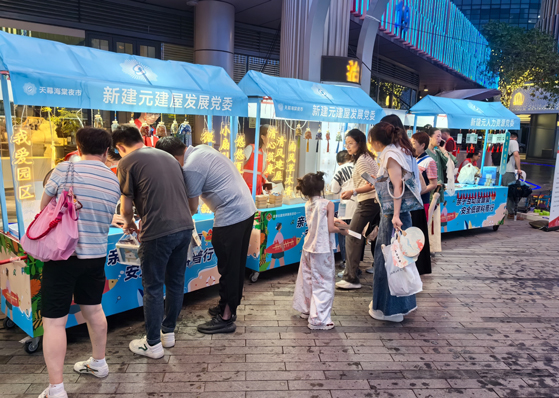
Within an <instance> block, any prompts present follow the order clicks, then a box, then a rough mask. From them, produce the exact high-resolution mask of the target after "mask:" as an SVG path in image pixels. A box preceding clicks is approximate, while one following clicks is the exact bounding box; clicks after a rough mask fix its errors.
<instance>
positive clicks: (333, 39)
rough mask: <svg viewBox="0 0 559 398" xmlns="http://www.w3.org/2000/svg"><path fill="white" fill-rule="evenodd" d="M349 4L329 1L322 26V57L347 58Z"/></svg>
mask: <svg viewBox="0 0 559 398" xmlns="http://www.w3.org/2000/svg"><path fill="white" fill-rule="evenodd" d="M350 15H351V2H350V1H347V0H331V2H330V9H329V10H328V15H327V17H326V23H325V24H324V43H323V46H322V55H329V56H335V57H347V47H348V44H349V22H350Z"/></svg>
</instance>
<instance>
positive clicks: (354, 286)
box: [336, 279, 361, 290]
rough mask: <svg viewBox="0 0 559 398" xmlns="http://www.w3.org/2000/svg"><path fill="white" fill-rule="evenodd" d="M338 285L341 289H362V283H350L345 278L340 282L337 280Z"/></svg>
mask: <svg viewBox="0 0 559 398" xmlns="http://www.w3.org/2000/svg"><path fill="white" fill-rule="evenodd" d="M336 287H337V288H339V289H344V290H352V289H361V284H360V283H349V282H348V281H344V280H343V279H342V280H341V281H339V282H336Z"/></svg>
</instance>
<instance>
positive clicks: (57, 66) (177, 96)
mask: <svg viewBox="0 0 559 398" xmlns="http://www.w3.org/2000/svg"><path fill="white" fill-rule="evenodd" d="M0 70H2V71H8V72H9V74H10V79H11V82H12V91H13V98H14V102H15V103H16V104H20V105H37V106H57V107H68V108H86V109H104V110H110V111H128V112H151V113H174V114H191V115H216V116H233V115H235V116H247V115H248V98H247V97H246V95H244V94H243V92H242V91H241V90H240V89H239V88H238V87H237V85H236V84H235V82H234V81H233V80H232V79H231V78H230V77H229V75H228V74H227V73H226V72H225V70H223V69H222V68H220V67H217V66H207V65H193V64H188V63H185V62H176V61H162V60H158V59H153V58H145V57H139V56H135V55H128V54H122V53H113V52H108V51H102V50H96V49H93V48H89V47H78V46H69V45H66V44H62V43H58V42H53V41H49V40H41V39H35V38H30V37H25V36H17V35H12V34H8V33H4V32H0Z"/></svg>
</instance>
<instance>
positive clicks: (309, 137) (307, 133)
mask: <svg viewBox="0 0 559 398" xmlns="http://www.w3.org/2000/svg"><path fill="white" fill-rule="evenodd" d="M305 139H306V140H307V153H308V152H309V140H310V139H312V132H311V129H310V128H308V127H307V130H306V131H305Z"/></svg>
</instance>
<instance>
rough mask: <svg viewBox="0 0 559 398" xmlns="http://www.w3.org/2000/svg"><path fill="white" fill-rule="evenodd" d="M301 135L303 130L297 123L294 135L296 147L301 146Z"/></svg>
mask: <svg viewBox="0 0 559 398" xmlns="http://www.w3.org/2000/svg"><path fill="white" fill-rule="evenodd" d="M302 135H303V130H302V128H301V124H300V123H297V127H295V137H296V138H297V148H299V147H300V146H301V136H302Z"/></svg>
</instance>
